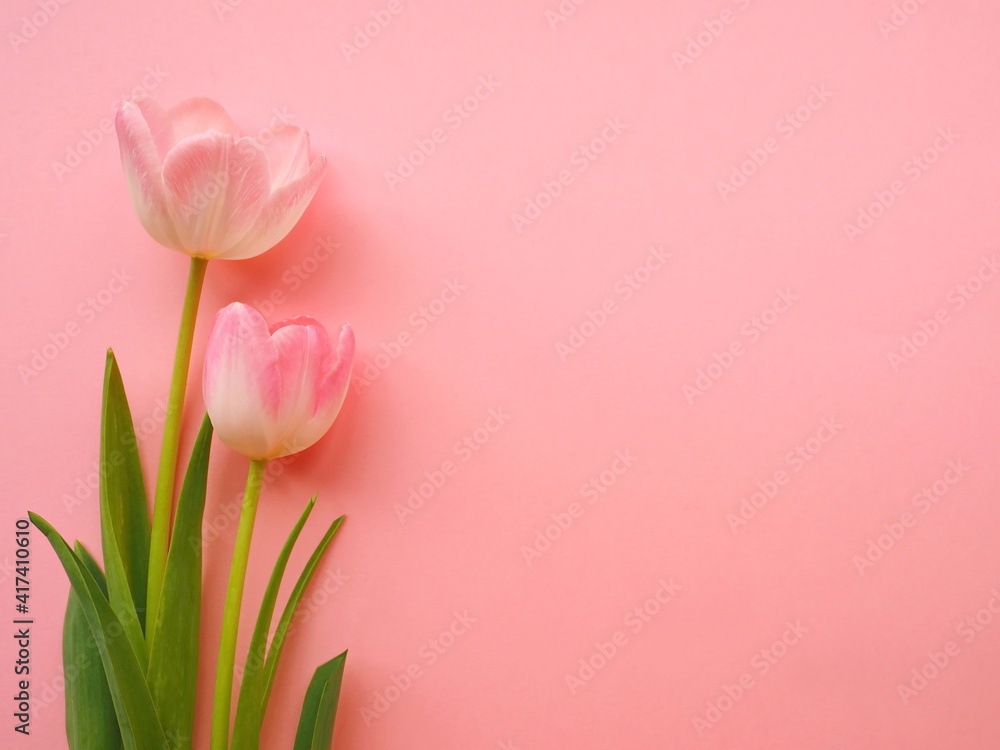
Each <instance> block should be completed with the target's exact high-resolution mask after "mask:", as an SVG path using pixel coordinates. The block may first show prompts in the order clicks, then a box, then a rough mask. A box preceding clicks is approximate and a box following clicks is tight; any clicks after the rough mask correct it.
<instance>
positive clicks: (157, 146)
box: [115, 97, 326, 260]
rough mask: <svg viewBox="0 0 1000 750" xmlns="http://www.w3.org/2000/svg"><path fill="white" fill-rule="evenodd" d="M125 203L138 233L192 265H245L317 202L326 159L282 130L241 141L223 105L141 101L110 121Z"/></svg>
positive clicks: (292, 130)
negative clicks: (203, 261)
mask: <svg viewBox="0 0 1000 750" xmlns="http://www.w3.org/2000/svg"><path fill="white" fill-rule="evenodd" d="M115 126H116V128H117V130H118V143H119V146H120V148H121V157H122V167H123V168H124V170H125V177H126V179H127V181H128V188H129V194H130V195H131V197H132V205H133V206H134V207H135V211H136V213H137V214H138V215H139V220H140V221H141V222H142V225H143V227H145V229H146V231H147V232H149V234H150V235H151V236H152V237H153V239H155V240H156V241H157V242H159V243H160V244H161V245H165V246H167V247H169V248H172V249H174V250H179V251H180V252H182V253H187V254H188V255H191V256H194V257H198V258H226V259H231V260H235V259H240V258H252V257H253V256H255V255H260V254H261V253H263V252H264V251H266V250H268V249H270V248H271V247H273V246H274V245H275V244H277V243H278V242H279V241H280V240H281V239H282V238H283V237H284V236H285V235H286V234H288V233H289V232H290V231H291V229H292V227H293V226H295V223H296V222H297V221H298V220H299V218H300V217H301V216H302V212H303V211H305V209H306V206H308V205H309V202H310V201H311V200H312V198H313V195H315V194H316V189H317V188H318V187H319V183H320V180H321V179H322V177H323V170H324V168H325V167H326V158H325V157H324V156H318V157H316V159H314V160H313V161H312V163H310V161H309V135H308V133H306V132H305V131H304V130H301V129H299V128H296V127H292V126H290V125H279V126H278V127H276V128H273V129H265V130H262V131H261V132H260V134H259V135H258V137H257V138H250V137H247V136H241V135H240V133H239V131H238V130H237V128H236V126H235V125H234V124H233V121H232V120H231V119H230V117H229V115H228V114H226V111H225V110H224V109H223V108H222V106H221V105H220V104H218V103H216V102H214V101H212V100H211V99H203V98H199V99H188V100H186V101H183V102H181V103H180V104H178V105H177V106H176V107H174V108H173V109H171V110H169V111H164V110H163V109H162V108H161V107H160V106H159V105H158V104H157V103H156V102H154V101H153V100H152V99H148V98H145V97H142V98H139V99H136V100H133V101H130V102H126V103H125V104H123V105H122V107H121V109H120V110H119V111H118V114H117V116H116V118H115Z"/></svg>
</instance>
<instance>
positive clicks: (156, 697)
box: [146, 415, 212, 750]
mask: <svg viewBox="0 0 1000 750" xmlns="http://www.w3.org/2000/svg"><path fill="white" fill-rule="evenodd" d="M211 445H212V423H211V422H210V421H209V418H208V416H207V415H206V416H205V419H204V420H203V421H202V423H201V431H200V432H199V433H198V438H197V440H196V441H195V444H194V448H193V450H192V451H191V461H190V462H189V463H188V468H187V474H186V475H185V477H184V486H183V487H182V488H181V495H180V498H179V499H178V501H177V515H176V518H175V521H174V531H173V536H172V539H171V542H170V550H169V552H168V554H167V567H166V571H165V573H164V578H163V590H162V592H161V594H160V608H159V610H157V616H156V623H155V624H154V626H153V632H152V633H151V634H150V635H149V669H148V670H147V671H146V680H147V682H148V683H149V690H150V694H151V695H152V697H153V704H154V705H155V706H156V711H157V714H158V715H159V717H160V721H161V722H162V723H163V729H164V731H165V732H166V734H167V736H168V737H170V738H171V740H172V745H171V747H172V748H176V750H187V749H188V748H190V747H191V738H192V735H193V732H194V704H195V694H196V692H197V687H198V642H199V638H198V629H199V626H200V624H201V569H202V548H201V547H202V545H201V522H202V517H203V516H204V514H205V485H206V481H207V476H208V455H209V450H210V448H211Z"/></svg>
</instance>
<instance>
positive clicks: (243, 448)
mask: <svg viewBox="0 0 1000 750" xmlns="http://www.w3.org/2000/svg"><path fill="white" fill-rule="evenodd" d="M202 390H203V394H204V398H205V407H206V409H207V410H208V414H209V416H210V417H211V419H212V424H213V426H214V427H215V432H216V434H217V435H218V436H219V438H220V439H221V440H222V442H224V443H225V444H226V445H228V446H229V447H230V448H232V449H233V450H236V451H239V452H240V453H242V454H243V455H245V456H248V457H249V458H252V459H264V458H268V457H270V456H269V454H270V453H271V440H272V434H273V432H274V429H275V428H274V425H275V423H276V421H277V419H278V416H279V405H280V399H281V375H280V372H279V369H278V351H277V349H276V348H275V346H274V345H273V344H272V343H271V338H270V335H269V334H268V330H267V323H266V322H265V320H264V318H263V316H261V314H260V313H259V312H257V311H256V310H255V309H254V308H252V307H250V306H249V305H244V304H242V303H239V302H234V303H233V304H231V305H229V306H227V307H225V308H223V309H222V310H220V311H219V312H218V314H217V315H216V316H215V326H214V327H213V329H212V334H211V336H210V337H209V340H208V347H207V349H206V352H205V372H204V378H203V381H202Z"/></svg>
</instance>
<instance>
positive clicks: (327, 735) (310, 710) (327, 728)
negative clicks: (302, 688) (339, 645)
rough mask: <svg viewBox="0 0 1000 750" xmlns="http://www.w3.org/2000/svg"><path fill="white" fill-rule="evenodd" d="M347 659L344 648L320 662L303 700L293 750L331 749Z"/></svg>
mask: <svg viewBox="0 0 1000 750" xmlns="http://www.w3.org/2000/svg"><path fill="white" fill-rule="evenodd" d="M346 659H347V652H346V651H345V652H344V653H342V654H341V655H340V656H335V657H333V658H332V659H331V660H330V661H328V662H327V663H326V664H322V665H320V666H319V667H318V668H317V669H316V672H315V673H314V674H313V678H312V680H310V682H309V689H308V690H306V697H305V700H303V701H302V715H301V716H300V717H299V729H298V731H297V732H296V733H295V747H294V748H292V750H330V743H331V742H333V722H334V721H335V720H336V718H337V701H339V700H340V684H341V682H343V679H344V661H345V660H346Z"/></svg>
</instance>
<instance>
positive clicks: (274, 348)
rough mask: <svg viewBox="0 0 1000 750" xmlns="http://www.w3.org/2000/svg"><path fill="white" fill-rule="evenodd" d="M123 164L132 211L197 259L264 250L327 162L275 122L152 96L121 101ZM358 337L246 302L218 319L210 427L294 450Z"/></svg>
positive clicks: (343, 372) (234, 438) (328, 412)
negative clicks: (248, 127) (244, 131)
mask: <svg viewBox="0 0 1000 750" xmlns="http://www.w3.org/2000/svg"><path fill="white" fill-rule="evenodd" d="M116 127H117V130H118V137H119V144H120V148H121V157H122V166H123V168H124V171H125V176H126V178H127V182H128V187H129V194H130V196H131V198H132V204H133V206H134V208H135V211H136V213H137V214H138V216H139V219H140V221H141V222H142V225H143V227H144V228H145V229H146V231H147V232H148V233H149V234H150V235H151V236H152V237H153V239H155V240H156V241H157V242H159V243H160V244H162V245H165V246H166V247H169V248H172V249H174V250H178V251H180V252H183V253H185V254H187V255H190V256H191V257H192V258H200V259H215V258H219V259H227V260H235V259H242V258H250V257H253V256H255V255H259V254H261V253H263V252H265V251H266V250H268V249H269V248H271V247H272V246H273V245H275V244H276V243H277V242H279V241H280V240H281V239H282V238H284V237H285V235H287V234H288V232H289V231H291V229H292V227H293V226H294V225H295V223H296V222H297V221H298V220H299V218H300V217H301V216H302V213H303V211H305V208H306V206H308V204H309V202H310V201H311V200H312V198H313V196H314V195H315V193H316V190H317V188H318V187H319V183H320V180H321V179H322V176H323V171H324V168H325V166H326V159H325V158H324V157H323V156H318V157H317V158H316V159H312V160H311V159H310V153H309V136H308V134H307V133H306V132H305V131H304V130H301V129H300V128H297V127H294V126H291V125H287V124H281V125H278V126H277V127H275V128H269V129H267V130H264V131H261V133H259V134H258V135H257V137H247V136H243V135H241V134H240V133H239V131H238V129H237V128H236V126H235V124H234V123H233V121H232V119H231V118H230V117H229V115H228V114H227V113H226V112H225V110H224V109H223V108H222V107H221V106H220V105H219V104H217V103H216V102H214V101H211V100H209V99H204V98H197V99H188V100H187V101H184V102H181V103H180V104H178V105H177V106H175V107H173V108H172V109H170V110H169V111H166V110H164V109H162V108H161V107H160V106H159V105H157V104H156V103H155V102H154V101H152V100H151V99H147V98H142V99H138V100H136V101H134V102H128V103H126V104H125V105H123V107H122V108H121V109H120V111H119V113H118V116H117V120H116ZM353 359H354V334H353V332H352V331H351V328H350V326H348V325H345V326H344V327H343V328H342V330H341V332H340V336H339V340H338V342H337V344H336V346H334V344H333V343H332V342H331V340H330V338H329V336H328V335H327V333H326V331H325V330H324V328H323V326H322V325H321V324H320V323H318V322H317V321H315V320H313V319H311V318H305V317H300V318H295V319H292V320H288V321H285V322H282V323H278V324H276V325H273V326H271V327H270V328H268V326H267V323H266V322H265V321H264V318H263V317H262V316H261V315H260V313H258V312H257V311H256V310H254V309H253V308H251V307H249V306H247V305H243V304H240V303H234V304H232V305H229V306H228V307H226V308H225V309H223V310H221V311H220V312H219V313H218V315H217V316H216V321H215V327H214V329H213V331H212V334H211V337H210V339H209V344H208V351H207V354H206V362H205V371H204V378H203V392H204V398H205V405H206V408H207V410H208V413H209V416H210V417H211V419H212V423H213V425H214V427H215V431H216V434H218V435H219V437H220V439H221V440H222V441H223V442H224V443H226V444H227V445H228V446H229V447H231V448H233V449H234V450H237V451H239V452H240V453H242V454H244V455H245V456H248V457H249V458H251V459H254V460H266V459H270V458H277V457H280V456H285V455H288V454H290V453H295V452H298V451H301V450H303V449H305V448H307V447H309V446H310V445H312V444H313V443H315V442H316V441H317V440H318V439H319V438H320V437H322V436H323V434H325V433H326V431H327V430H328V429H329V428H330V425H331V424H332V423H333V421H334V419H335V418H336V416H337V413H338V412H339V410H340V407H341V404H342V403H343V401H344V397H345V395H346V393H347V387H348V385H349V383H350V375H351V367H352V364H353Z"/></svg>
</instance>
